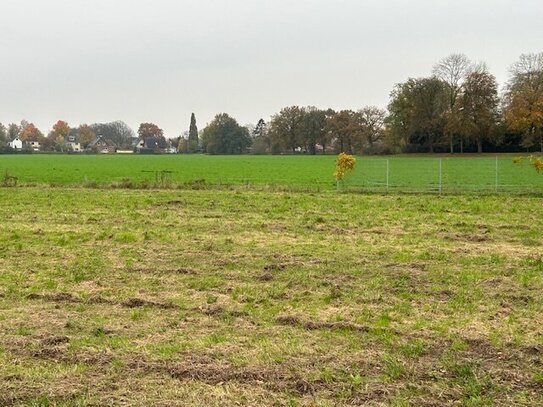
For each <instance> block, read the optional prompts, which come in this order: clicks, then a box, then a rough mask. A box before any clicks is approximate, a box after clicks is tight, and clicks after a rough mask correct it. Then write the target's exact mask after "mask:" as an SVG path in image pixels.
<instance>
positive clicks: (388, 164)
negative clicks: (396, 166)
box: [387, 158, 390, 192]
mask: <svg viewBox="0 0 543 407" xmlns="http://www.w3.org/2000/svg"><path fill="white" fill-rule="evenodd" d="M389 180H390V160H389V159H388V158H387V192H388V187H389Z"/></svg>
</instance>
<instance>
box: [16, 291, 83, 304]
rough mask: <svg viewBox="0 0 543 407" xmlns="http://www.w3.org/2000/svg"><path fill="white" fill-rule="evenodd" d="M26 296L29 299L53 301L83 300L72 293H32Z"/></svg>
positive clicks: (79, 301)
mask: <svg viewBox="0 0 543 407" xmlns="http://www.w3.org/2000/svg"><path fill="white" fill-rule="evenodd" d="M26 298H28V299H29V300H43V301H51V302H69V303H75V304H79V303H82V302H83V300H82V299H81V298H79V297H76V296H75V295H73V294H70V293H56V294H30V295H28V296H27V297H26Z"/></svg>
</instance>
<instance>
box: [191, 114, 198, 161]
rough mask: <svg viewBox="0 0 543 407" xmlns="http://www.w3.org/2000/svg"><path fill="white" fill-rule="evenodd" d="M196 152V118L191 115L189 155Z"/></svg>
mask: <svg viewBox="0 0 543 407" xmlns="http://www.w3.org/2000/svg"><path fill="white" fill-rule="evenodd" d="M196 152H198V127H197V126H196V116H195V115H194V113H192V115H191V116H190V127H189V153H196Z"/></svg>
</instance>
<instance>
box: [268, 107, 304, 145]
mask: <svg viewBox="0 0 543 407" xmlns="http://www.w3.org/2000/svg"><path fill="white" fill-rule="evenodd" d="M303 116H304V113H303V110H302V109H301V108H300V107H299V106H290V107H285V108H284V109H282V110H281V111H280V112H279V113H277V114H276V115H274V116H272V119H271V122H270V136H271V138H272V145H273V147H272V148H273V149H274V152H277V150H280V149H282V150H290V151H291V152H292V153H295V152H296V149H297V148H299V147H301V146H302V144H303V141H302V137H301V131H302V122H303Z"/></svg>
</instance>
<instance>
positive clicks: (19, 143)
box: [8, 137, 23, 150]
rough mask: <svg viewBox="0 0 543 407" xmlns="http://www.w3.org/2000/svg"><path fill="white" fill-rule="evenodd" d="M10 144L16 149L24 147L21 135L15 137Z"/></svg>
mask: <svg viewBox="0 0 543 407" xmlns="http://www.w3.org/2000/svg"><path fill="white" fill-rule="evenodd" d="M8 144H9V146H10V147H11V148H13V149H14V150H22V149H23V140H21V139H20V138H19V137H15V138H14V139H13V140H12V141H10V142H9V143H8Z"/></svg>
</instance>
